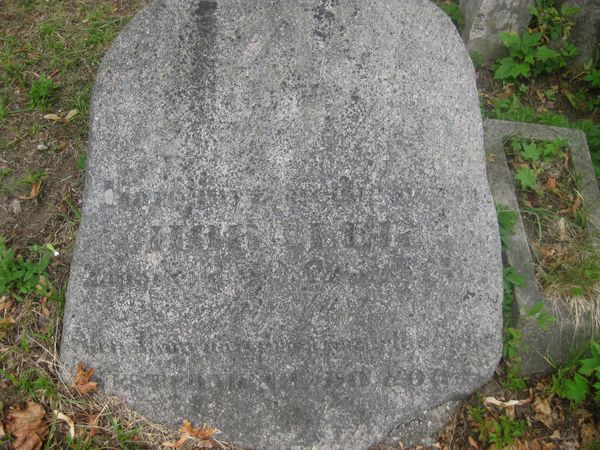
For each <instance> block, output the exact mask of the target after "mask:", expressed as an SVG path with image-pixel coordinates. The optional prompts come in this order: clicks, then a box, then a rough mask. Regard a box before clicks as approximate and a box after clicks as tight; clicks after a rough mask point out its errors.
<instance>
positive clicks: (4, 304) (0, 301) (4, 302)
mask: <svg viewBox="0 0 600 450" xmlns="http://www.w3.org/2000/svg"><path fill="white" fill-rule="evenodd" d="M14 304H15V302H14V300H12V299H10V298H8V297H7V296H6V295H3V296H2V297H0V312H4V311H5V310H9V309H10V308H11V307H12V305H14Z"/></svg>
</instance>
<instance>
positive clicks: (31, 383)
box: [0, 368, 58, 401]
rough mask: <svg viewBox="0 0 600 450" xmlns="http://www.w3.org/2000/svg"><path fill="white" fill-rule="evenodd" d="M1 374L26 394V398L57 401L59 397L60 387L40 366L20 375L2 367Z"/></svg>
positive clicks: (26, 370)
mask: <svg viewBox="0 0 600 450" xmlns="http://www.w3.org/2000/svg"><path fill="white" fill-rule="evenodd" d="M0 375H2V376H3V377H4V378H6V379H7V380H9V381H10V382H11V383H12V386H13V388H14V389H16V390H17V391H18V392H20V393H22V394H23V395H25V397H26V398H30V399H32V400H37V401H41V400H48V401H55V400H56V399H57V396H58V389H57V387H56V385H55V384H54V382H53V381H52V380H51V379H50V378H49V377H48V376H47V375H46V374H45V373H44V371H43V370H41V369H39V368H29V369H25V370H24V371H22V372H21V373H20V375H19V376H18V377H17V376H14V375H12V374H11V373H8V372H5V371H4V370H2V369H0Z"/></svg>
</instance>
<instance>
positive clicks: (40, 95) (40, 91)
mask: <svg viewBox="0 0 600 450" xmlns="http://www.w3.org/2000/svg"><path fill="white" fill-rule="evenodd" d="M57 89H58V85H57V84H56V83H54V81H53V80H52V78H48V77H46V76H45V75H40V77H39V78H38V79H37V80H33V81H32V82H31V88H30V89H29V100H30V102H29V107H30V108H31V109H35V108H38V109H39V110H41V111H43V110H45V109H46V108H48V107H50V106H51V105H52V103H53V102H54V100H55V96H56V90H57Z"/></svg>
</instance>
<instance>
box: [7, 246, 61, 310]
mask: <svg viewBox="0 0 600 450" xmlns="http://www.w3.org/2000/svg"><path fill="white" fill-rule="evenodd" d="M33 250H34V251H36V250H37V252H38V253H40V257H39V259H38V260H37V261H32V260H30V259H25V258H23V256H21V255H19V256H15V253H14V250H13V249H12V248H8V247H7V246H6V240H5V238H4V237H3V236H0V295H4V294H9V295H12V296H14V297H15V298H17V299H19V298H20V297H21V295H25V294H29V293H36V294H40V295H47V294H48V292H49V290H50V288H51V285H50V282H49V281H48V280H49V276H48V273H47V272H46V269H47V267H48V264H49V263H50V251H49V249H48V248H44V250H40V249H38V248H34V249H33Z"/></svg>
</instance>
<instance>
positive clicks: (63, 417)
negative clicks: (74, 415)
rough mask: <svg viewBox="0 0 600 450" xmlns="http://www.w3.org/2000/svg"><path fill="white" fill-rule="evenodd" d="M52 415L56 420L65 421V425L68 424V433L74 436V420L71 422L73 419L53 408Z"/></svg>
mask: <svg viewBox="0 0 600 450" xmlns="http://www.w3.org/2000/svg"><path fill="white" fill-rule="evenodd" d="M54 415H55V416H56V419H57V420H62V421H63V422H66V423H67V425H69V435H70V436H71V437H72V438H74V437H75V422H73V419H71V418H70V417H69V416H67V415H66V414H63V413H61V412H60V411H57V410H54Z"/></svg>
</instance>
